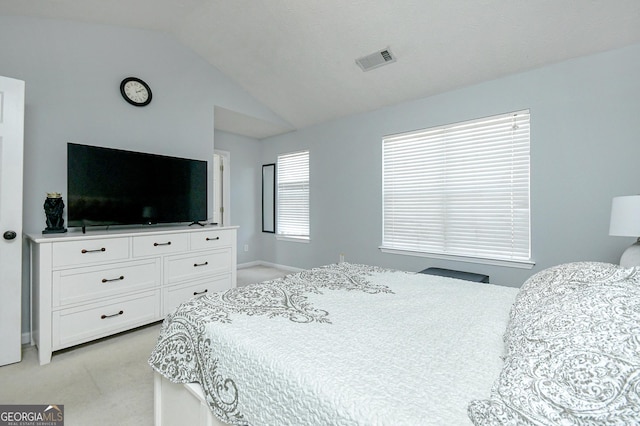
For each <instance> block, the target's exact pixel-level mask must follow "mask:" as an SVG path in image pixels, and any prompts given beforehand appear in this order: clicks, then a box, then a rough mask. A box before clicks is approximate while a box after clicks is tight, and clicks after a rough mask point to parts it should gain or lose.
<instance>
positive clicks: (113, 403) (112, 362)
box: [0, 266, 287, 426]
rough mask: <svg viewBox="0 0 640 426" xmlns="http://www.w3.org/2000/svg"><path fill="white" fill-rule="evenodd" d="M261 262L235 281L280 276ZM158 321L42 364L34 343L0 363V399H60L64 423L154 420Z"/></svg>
mask: <svg viewBox="0 0 640 426" xmlns="http://www.w3.org/2000/svg"><path fill="white" fill-rule="evenodd" d="M286 273H287V271H282V270H278V269H274V268H269V267H265V266H255V267H251V268H244V269H240V270H238V285H239V286H241V285H246V284H250V283H254V282H260V281H264V280H268V279H273V278H277V277H279V276H283V275H285V274H286ZM159 331H160V323H156V324H152V325H149V326H146V327H141V328H138V329H135V330H131V331H128V332H126V333H122V334H118V335H116V336H111V337H108V338H105V339H101V340H97V341H94V342H91V343H87V344H84V345H80V346H75V347H73V348H70V349H67V350H64V351H59V352H55V353H54V355H53V358H52V361H51V363H50V364H47V365H43V366H40V365H39V364H38V359H37V355H38V354H37V350H36V348H35V347H34V346H25V347H23V354H22V361H21V362H19V363H17V364H11V365H7V366H4V367H0V404H47V405H49V404H63V405H64V414H65V425H67V426H76V425H80V426H92V425H105V426H109V425H118V426H127V425H132V426H133V425H135V426H151V425H153V371H152V370H151V367H149V365H148V364H147V359H148V358H149V354H150V353H151V350H152V349H153V346H154V345H155V342H156V339H157V337H158V334H159Z"/></svg>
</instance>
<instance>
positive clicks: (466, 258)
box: [378, 246, 536, 269]
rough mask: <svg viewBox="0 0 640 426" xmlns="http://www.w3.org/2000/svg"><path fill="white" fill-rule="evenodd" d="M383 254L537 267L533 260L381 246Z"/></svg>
mask: <svg viewBox="0 0 640 426" xmlns="http://www.w3.org/2000/svg"><path fill="white" fill-rule="evenodd" d="M378 248H379V249H380V251H381V252H383V253H390V254H400V255H405V256H418V257H430V258H433V259H443V260H453V261H458V262H468V263H481V264H484V265H494V266H506V267H509V268H519V269H531V268H533V267H534V266H535V264H536V263H535V262H534V261H532V260H529V261H527V260H503V259H485V258H481V257H470V256H455V255H451V254H439V253H426V252H419V251H411V250H399V249H392V248H387V247H383V246H380V247H378Z"/></svg>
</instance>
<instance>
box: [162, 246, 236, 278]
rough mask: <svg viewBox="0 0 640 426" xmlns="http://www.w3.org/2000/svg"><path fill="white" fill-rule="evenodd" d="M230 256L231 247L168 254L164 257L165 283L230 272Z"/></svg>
mask: <svg viewBox="0 0 640 426" xmlns="http://www.w3.org/2000/svg"><path fill="white" fill-rule="evenodd" d="M231 258H232V257H231V248H223V249H219V250H211V251H206V252H199V253H195V254H187V255H176V256H168V257H166V258H165V269H164V271H165V283H166V284H169V283H175V282H179V281H185V280H191V279H196V278H199V277H202V276H207V275H215V274H221V273H225V272H231Z"/></svg>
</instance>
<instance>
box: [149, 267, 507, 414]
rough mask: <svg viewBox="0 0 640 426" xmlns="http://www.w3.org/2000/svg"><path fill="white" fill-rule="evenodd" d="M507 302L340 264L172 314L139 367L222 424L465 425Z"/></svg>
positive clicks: (494, 352) (494, 351)
mask: <svg viewBox="0 0 640 426" xmlns="http://www.w3.org/2000/svg"><path fill="white" fill-rule="evenodd" d="M517 291H518V289H515V288H508V287H500V286H495V285H490V284H479V283H472V282H466V281H460V280H454V279H450V278H444V277H436V276H430V275H423V274H415V273H408V272H400V271H390V270H384V269H380V268H375V267H370V266H363V265H353V264H348V263H340V264H337V265H330V266H326V267H322V268H316V269H312V270H309V271H304V272H301V273H298V274H292V275H289V276H288V277H285V278H283V279H278V280H273V281H267V282H265V283H261V284H255V285H252V286H248V287H242V288H237V289H232V290H230V291H227V292H225V293H220V294H214V295H211V296H207V297H203V298H200V299H194V300H192V301H190V302H188V303H185V304H183V305H182V306H181V307H179V308H178V309H177V310H176V311H175V312H174V313H173V314H172V315H170V316H169V317H168V318H167V319H166V320H165V323H164V325H163V328H162V331H161V335H160V337H159V339H158V343H157V346H156V348H155V349H154V351H153V353H152V355H151V357H150V359H149V363H150V365H151V366H152V367H153V368H154V369H155V370H156V371H158V372H159V373H160V374H162V375H164V376H165V377H167V378H168V379H169V380H171V381H173V382H177V383H185V382H198V383H200V384H201V385H202V387H203V389H204V392H205V394H206V396H207V400H208V403H209V405H210V408H211V409H212V411H213V412H214V414H215V415H216V416H217V417H218V418H220V419H221V420H223V421H225V422H228V423H231V424H250V425H254V426H258V425H270V426H273V425H329V424H331V425H464V424H471V422H470V420H469V419H468V417H467V405H468V404H469V402H470V401H471V400H473V399H478V398H484V397H486V395H487V393H488V392H489V390H490V389H491V385H492V384H493V382H494V380H495V378H496V377H497V376H498V374H499V372H500V369H501V367H502V360H501V358H500V357H501V355H502V354H503V347H504V345H503V341H502V335H503V333H504V330H505V327H506V324H507V320H508V317H509V308H510V307H511V305H512V303H513V301H514V299H515V296H516V294H517Z"/></svg>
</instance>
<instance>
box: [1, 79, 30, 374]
mask: <svg viewBox="0 0 640 426" xmlns="http://www.w3.org/2000/svg"><path fill="white" fill-rule="evenodd" d="M23 136H24V81H20V80H15V79H12V78H7V77H0V342H2V344H0V365H6V364H11V363H14V362H19V361H20V359H21V349H20V345H21V334H22V327H21V323H22V321H21V311H22V300H21V299H22V298H21V295H22V284H21V281H22V156H23Z"/></svg>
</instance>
